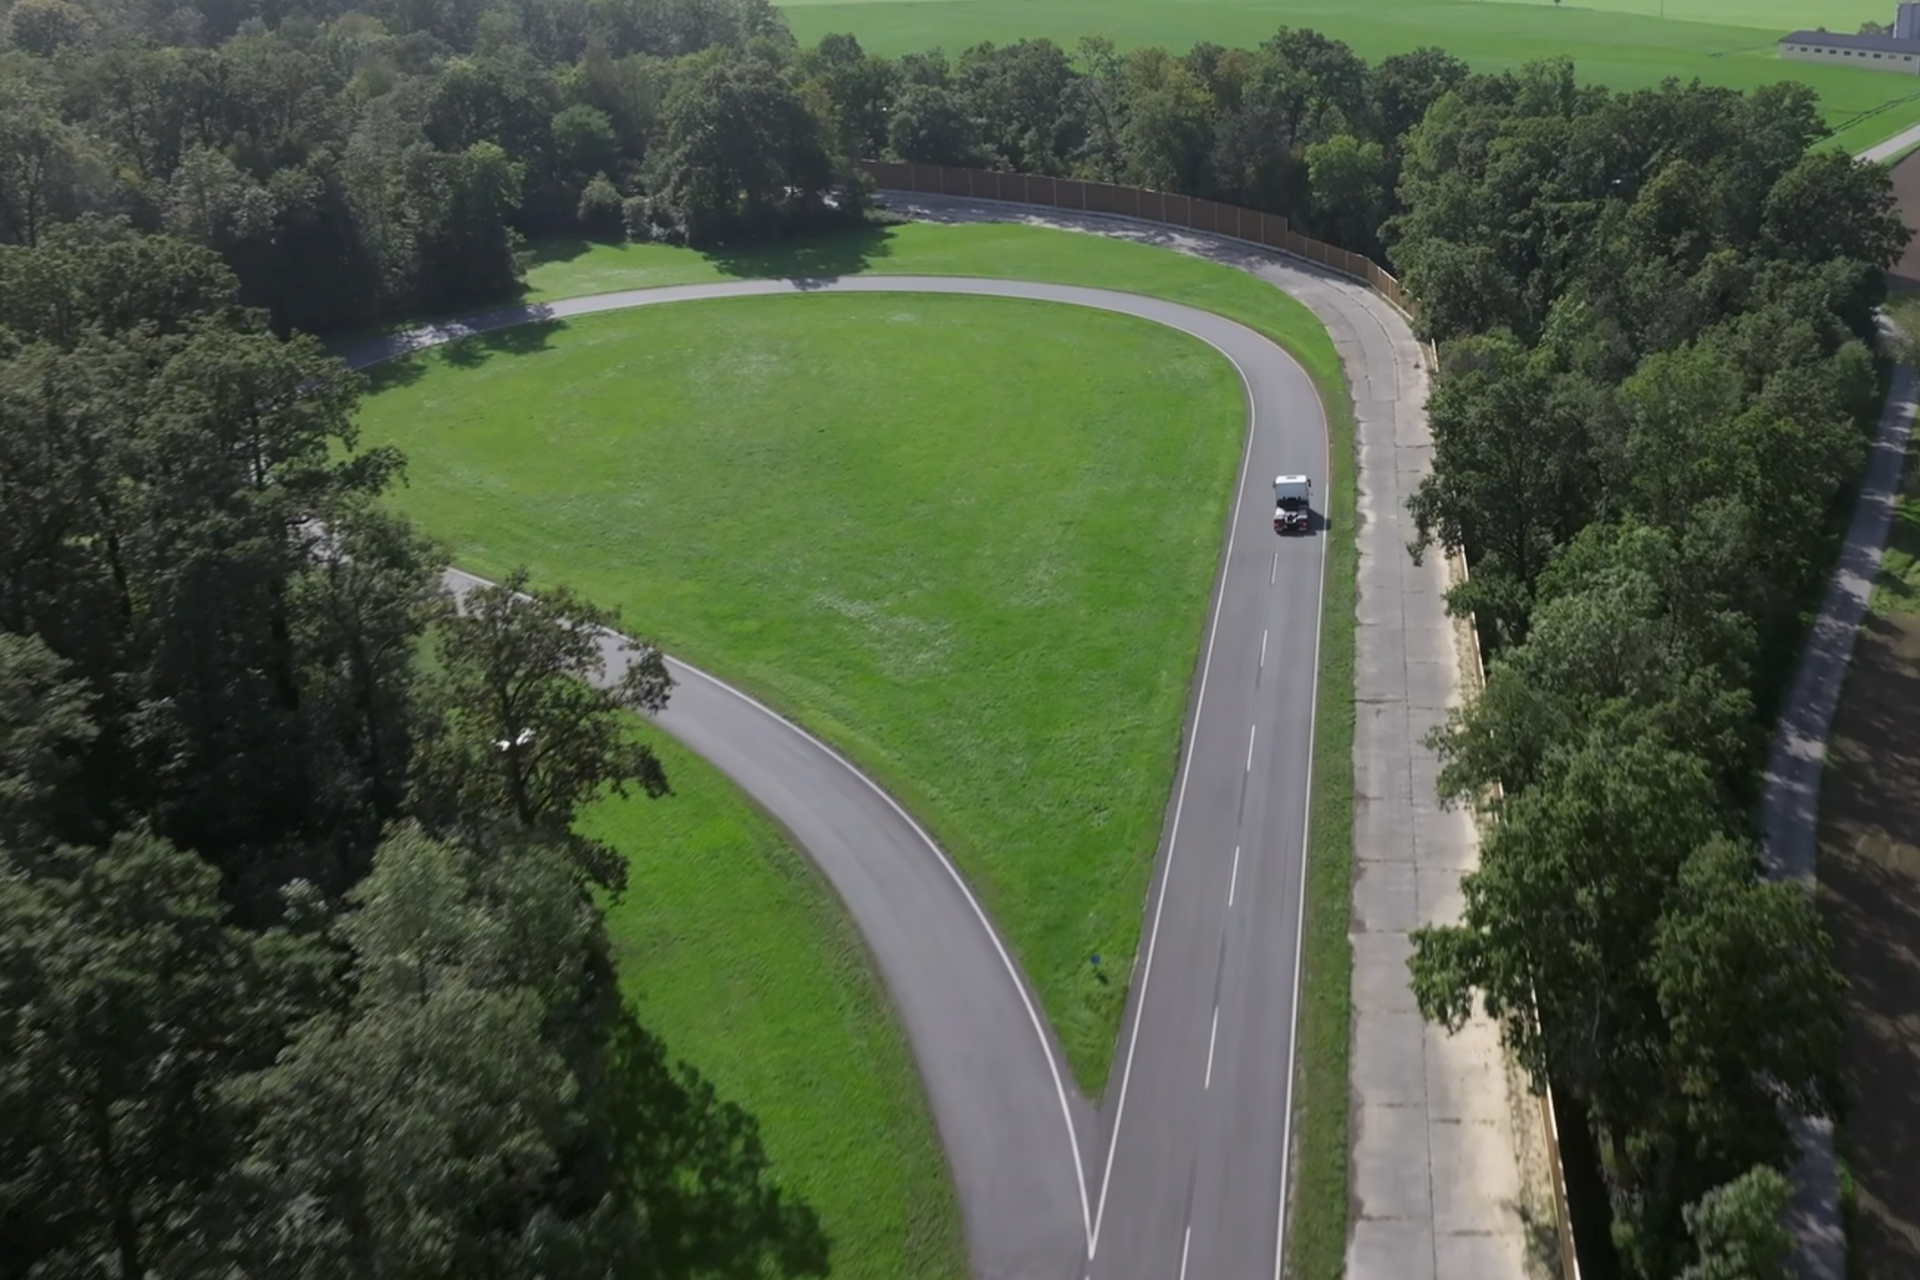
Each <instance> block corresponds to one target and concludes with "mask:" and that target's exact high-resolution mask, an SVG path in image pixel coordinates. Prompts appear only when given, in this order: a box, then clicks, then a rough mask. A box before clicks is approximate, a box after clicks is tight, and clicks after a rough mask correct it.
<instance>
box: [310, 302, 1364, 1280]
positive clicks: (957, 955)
mask: <svg viewBox="0 0 1920 1280" xmlns="http://www.w3.org/2000/svg"><path fill="white" fill-rule="evenodd" d="M819 290H834V291H841V292H902V291H907V292H922V293H925V292H939V293H966V294H975V295H985V296H993V297H1003V298H1020V299H1031V300H1039V301H1047V302H1055V303H1063V304H1071V305H1078V306H1088V307H1096V308H1099V309H1102V310H1107V311H1114V312H1119V313H1121V314H1126V315H1132V316H1137V317H1140V318H1142V319H1146V320H1151V321H1154V322H1156V323H1160V324H1165V325H1168V326H1169V327H1171V328H1174V329H1177V330H1179V331H1181V332H1184V333H1187V334H1190V335H1192V336H1194V337H1197V338H1199V339H1201V340H1202V341H1204V342H1207V343H1208V344H1210V345H1212V346H1213V347H1214V348H1215V349H1216V350H1218V351H1220V352H1221V354H1222V355H1224V356H1225V357H1226V358H1227V359H1228V360H1229V361H1231V362H1232V363H1233V364H1234V366H1235V367H1236V368H1237V369H1238V370H1239V373H1240V375H1241V377H1242V379H1243V381H1244V384H1245V389H1246V394H1247V401H1248V413H1249V426H1248V433H1247V439H1246V446H1245V453H1244V456H1243V460H1242V467H1241V472H1240V477H1239V480H1238V482H1237V488H1236V492H1235V497H1234V500H1233V503H1232V507H1231V511H1230V516H1229V521H1228V527H1227V529H1226V530H1225V551H1224V553H1223V555H1222V558H1221V565H1220V571H1219V577H1218V579H1217V581H1216V584H1215V592H1214V598H1213V601H1212V605H1211V608H1210V615H1209V619H1208V624H1207V630H1206V633H1205V636H1204V639H1203V647H1202V650H1201V661H1200V668H1199V671H1198V672H1197V673H1196V681H1195V685H1194V692H1193V694H1192V696H1191V698H1190V702H1189V708H1188V719H1187V727H1186V735H1185V740H1184V744H1183V751H1182V756H1181V760H1180V763H1179V770H1178V773H1177V775H1176V776H1177V779H1178V781H1177V785H1176V791H1175V794H1174V798H1173V804H1172V808H1171V810H1170V814H1169V821H1168V829H1167V832H1166V836H1165V838H1164V839H1163V841H1162V849H1161V856H1160V859H1159V863H1158V866H1157V868H1156V874H1155V879H1154V883H1153V888H1152V891H1151V893H1150V895H1149V898H1148V910H1149V915H1148V918H1147V923H1146V927H1145V929H1144V930H1143V933H1142V940H1141V948H1140V952H1139V956H1138V959H1137V961H1136V968H1135V973H1134V980H1133V987H1132V992H1131V996H1130V1003H1129V1009H1128V1017H1127V1022H1126V1024H1125V1026H1124V1027H1123V1030H1122V1037H1121V1044H1120V1051H1119V1056H1118V1057H1117V1059H1116V1062H1115V1065H1114V1075H1113V1079H1114V1082H1115V1083H1114V1084H1113V1085H1112V1086H1110V1092H1111V1095H1112V1096H1111V1102H1112V1105H1111V1107H1110V1108H1108V1113H1109V1114H1108V1115H1107V1116H1104V1117H1103V1116H1099V1115H1096V1113H1095V1112H1094V1110H1093V1108H1092V1107H1091V1106H1090V1105H1089V1104H1088V1103H1087V1102H1086V1101H1085V1100H1084V1099H1082V1098H1080V1097H1079V1096H1078V1094H1077V1092H1075V1090H1074V1087H1073V1081H1072V1078H1071V1076H1070V1075H1069V1073H1068V1070H1067V1067H1066V1064H1065V1058H1064V1055H1063V1054H1062V1053H1061V1052H1060V1050H1059V1047H1058V1044H1057V1043H1056V1041H1055V1039H1054V1037H1053V1034H1052V1032H1051V1029H1050V1028H1049V1027H1048V1026H1047V1024H1046V1021H1045V1017H1044V1014H1043V1013H1042V1011H1041V1010H1040V1007H1039V1001H1038V999H1037V997H1036V996H1035V995H1034V993H1033V992H1032V990H1031V988H1030V986H1029V985H1028V984H1027V982H1026V980H1025V978H1024V976H1023V975H1022V974H1021V973H1020V971H1019V968H1018V965H1017V964H1016V963H1015V962H1014V960H1013V959H1012V957H1011V955H1010V952H1009V951H1008V949H1007V947H1006V945H1005V943H1004V941H1003V940H1002V939H1001V938H1000V937H999V935H998V934H997V932H996V931H995V930H994V928H993V925H992V923H991V921H990V920H989V919H988V918H987V916H986V914H985V912H984V911H983V910H982V909H981V907H980V905H979V903H978V902H977V901H976V900H975V898H974V897H973V895H972V893H971V892H970V891H969V889H968V888H967V885H966V883H965V881H964V880H963V878H962V877H961V876H960V875H959V873H958V872H957V871H956V869H955V868H954V867H953V865H952V864H951V863H950V862H949V861H948V859H947V858H946V857H945V855H944V854H943V853H942V852H941V851H940V850H939V849H938V848H937V847H936V846H935V845H934V843H933V842H932V841H931V839H929V838H928V836H927V835H926V833H925V832H924V831H923V830H922V829H921V828H920V827H919V825H918V824H917V823H915V822H914V820H913V819H912V818H911V817H910V816H909V815H908V814H907V813H906V812H905V811H904V810H903V809H902V808H901V807H900V806H899V805H898V804H896V803H895V802H894V801H893V800H892V799H891V798H890V797H888V796H887V795H886V794H885V793H884V792H883V791H882V790H881V789H880V788H879V787H878V786H876V785H875V784H874V783H872V782H871V781H870V780H868V779H867V778H866V777H865V776H864V775H862V774H860V773H859V772H858V771H857V770H855V769H854V768H853V767H852V766H851V765H850V764H848V763H847V762H846V761H845V760H844V759H843V758H841V757H840V756H839V755H838V754H837V753H836V752H834V751H833V750H832V749H831V748H829V747H827V746H826V745H825V744H823V743H821V742H820V741H819V740H817V739H815V738H814V737H812V736H811V735H809V734H807V733H806V732H805V731H804V730H802V729H800V728H798V727H797V726H795V725H793V724H791V723H790V722H788V721H786V720H785V719H783V718H781V717H780V716H778V715H776V714H775V713H774V712H772V711H770V710H769V709H767V708H766V707H764V706H762V705H761V704H759V703H757V702H755V701H753V700H752V699H751V698H749V697H747V696H746V695H745V694H742V693H740V692H739V691H737V690H734V689H732V688H731V687H730V686H728V685H726V684H724V683H723V682H721V681H719V680H716V679H714V678H713V677H711V676H708V675H706V674H705V673H703V672H700V671H698V670H696V669H694V668H691V667H688V666H686V665H685V664H681V663H678V662H675V663H673V664H672V665H673V669H674V673H675V675H676V677H677V678H678V680H679V681H680V685H679V687H678V688H677V689H676V691H675V693H674V696H673V699H672V702H671V704H670V706H669V708H668V710H667V711H666V712H665V713H664V714H663V715H662V716H661V723H662V725H663V726H664V727H665V728H666V729H667V730H668V731H669V732H671V733H673V734H674V735H675V736H676V737H678V738H680V739H681V740H682V741H684V742H686V743H687V744H688V745H689V746H690V747H692V748H693V749H694V750H696V751H698V752H700V754H702V755H703V756H705V757H706V758H707V759H708V760H710V761H712V762H713V763H714V764H715V765H717V766H718V767H719V768H720V769H721V770H722V771H723V772H725V773H727V774H728V775H729V776H730V777H731V778H733V779H734V781H735V782H737V783H738V784H739V785H740V786H741V787H742V788H743V789H744V790H745V791H746V792H747V793H748V794H749V795H751V796H752V797H753V798H754V799H755V800H756V801H757V802H758V803H759V804H761V805H762V806H763V807H765V808H766V809H767V810H768V811H769V812H771V813H772V814H773V815H774V816H775V817H776V818H777V819H778V820H779V821H780V822H781V823H782V824H783V825H784V826H785V827H786V828H787V829H788V831H790V832H791V833H792V834H793V836H794V837H795V839H796V840H797V841H798V842H799V844H800V845H801V847H802V848H804V849H805V850H806V852H807V853H808V855H809V856H810V857H811V858H812V859H813V860H814V861H815V862H816V863H817V864H818V865H819V867H820V868H821V870H822V871H823V873H824V874H825V875H826V876H827V878H828V879H829V880H830V881H831V883H832V884H833V886H834V888H835V890H836V892H838V894H839V895H840V897H841V898H842V900H843V901H844V902H845V903H846V905H847V908H848V910H849V911H850V912H851V913H852V915H853V917H854V919H855V921H856V922H857V923H858V924H859V926H860V929H861V931H862V933H863V935H864V936H865V938H866V941H867V943H868V945H869V947H870V948H871V949H872V951H873V954H874V957H875V960H876V962H877V963H878V966H879V968H880V971H881V974H882V976H883V978H884V979H885V981H886V983H887V986H888V989H889V991H890V993H891V995H892V997H893V1000H894V1003H895V1005H896V1007H897V1008H898V1010H899V1012H900V1016H901V1018H902V1021H903V1022H904V1024H905V1026H906V1030H907V1034H908V1037H909V1039H910V1041H911V1043H912V1045H913V1049H914V1054H915V1057H916V1060H917V1062H918V1065H919V1067H920V1071H921V1075H922V1078H923V1080H924V1082H925V1085H926V1088H927V1092H928V1095H929V1100H930V1102H931V1105H932V1110H933V1114H934V1118H935V1121H936V1123H937V1124H938V1126H939V1129H940V1134H941V1138H942V1141H943V1143H944V1145H945V1148H946V1152H947V1156H948V1161H949V1164H950V1167H951V1168H952V1170H953V1174H954V1179H955V1184H956V1190H957V1192H958V1195H959V1199H960V1204H961V1207H962V1212H963V1217H964V1220H965V1223H966V1231H967V1239H968V1246H969V1252H970V1255H971V1260H972V1265H973V1269H974V1272H975V1274H976V1275H979V1276H981V1277H991V1278H993V1280H999V1278H1001V1277H1006V1278H1008V1280H1012V1278H1014V1277H1022V1278H1024V1277H1032V1278H1033V1280H1068V1278H1069V1277H1079V1276H1083V1275H1088V1274H1091V1275H1093V1276H1098V1277H1115V1278H1119V1277H1134V1276H1139V1277H1156V1278H1159V1277H1177V1276H1184V1275H1186V1274H1189V1273H1190V1274H1192V1275H1195V1276H1208V1277H1228V1276H1243V1275H1244V1276H1267V1275H1272V1274H1276V1273H1277V1269H1278V1258H1279V1250H1280V1243H1281V1242H1280V1238H1279V1237H1280V1226H1281V1211H1282V1198H1283V1188H1284V1187H1285V1185H1286V1169H1285V1164H1286V1161H1285V1152H1286V1150H1287V1145H1288V1116H1289V1114H1290V1110H1291V1106H1290V1099H1289V1097H1288V1091H1289V1081H1290V1080H1291V1079H1292V1058H1293V1030H1294V1021H1295V1011H1294V994H1295V990H1296V987H1297V983H1296V981H1295V970H1296V964H1297V960H1298V954H1299V937H1300V914H1301V909H1302V896H1301V894H1302V888H1303V885H1302V872H1303V868H1304V849H1305V834H1306V814H1307V795H1308V787H1309V782H1310V777H1309V769H1310V759H1311V741H1312V729H1313V706H1314V698H1315V691H1316V690H1315V686H1316V679H1315V675H1316V672H1317V669H1318V653H1317V645H1318V635H1319V614H1320V608H1319V601H1320V595H1321V586H1322V578H1323V573H1324V554H1323V553H1324V547H1325V542H1324V539H1323V538H1322V537H1321V536H1319V531H1318V530H1316V533H1315V536H1312V537H1307V538H1293V539H1279V538H1277V537H1276V536H1275V535H1274V534H1273V532H1272V527H1271V511H1272V506H1271V501H1272V500H1271V492H1270V489H1269V485H1270V482H1271V479H1272V477H1273V475H1274V474H1276V473H1278V472H1282V471H1305V472H1307V473H1309V474H1310V475H1312V476H1313V478H1314V479H1315V480H1316V481H1318V482H1319V484H1320V486H1321V488H1322V490H1323V491H1324V487H1325V485H1326V477H1327V466H1328V457H1327V449H1328V443H1327V429H1326V421H1325V416H1324V413H1323V410H1322V407H1321V405H1320V402H1319V399H1318V396H1317V393H1316V392H1315V390H1314V387H1313V384H1312V382H1311V381H1310V380H1309V379H1308V377H1307V376H1306V374H1305V373H1304V372H1303V371H1302V370H1301V369H1300V368H1299V366H1298V365H1296V364H1295V363H1294V361H1293V359H1292V358H1291V357H1290V356H1288V355H1287V354H1286V353H1285V352H1284V351H1283V350H1281V349H1280V348H1279V347H1277V346H1275V345H1274V344H1273V343H1271V342H1269V341H1268V340H1267V339H1266V338H1264V337H1262V336H1260V335H1259V334H1257V333H1255V332H1253V331H1252V330H1250V329H1247V328H1245V327H1243V326H1241V325H1239V324H1236V323H1234V322H1232V321H1229V320H1226V319H1223V318H1221V317H1219V316H1216V315H1213V314H1211V313H1209V312H1204V311H1200V310H1197V309H1194V308H1191V307H1186V306H1181V305H1179V304H1176V303H1171V302H1165V301H1161V300H1158V299H1153V298H1146V297H1140V296H1136V295H1132V294H1122V293H1114V292H1109V291H1105V290H1097V289H1086V288H1076V287H1072V286H1063V285H1047V284H1032V283H1025V282H1018V281H1007V280H985V279H966V278H953V277H913V276H886V277H881V276H862V277H851V278H845V279H836V280H831V281H778V280H755V281H742V282H737V283H724V284H712V285H695V286H684V287H675V288H662V289H649V290H635V291H629V292H625V293H613V294H604V295H599V296H595V297H589V298H579V299H571V300H568V301H564V302H556V303H553V304H549V305H542V306H523V307H512V308H505V309H502V310H499V311H494V312H489V313H486V314H484V315H479V316H474V317H470V318H468V319H466V320H463V321H459V322H454V323H450V324H446V325H440V326H433V327H428V328H422V329H418V330H413V331H409V332H407V333H403V334H396V335H391V336H389V337H385V338H382V339H379V340H376V341H374V342H371V343H368V344H366V345H363V346H361V347H359V348H357V349H355V350H353V351H351V352H349V353H347V359H348V362H349V363H351V364H353V365H355V366H356V367H364V366H366V365H369V364H372V363H376V362H378V361H380V360H384V359H389V358H392V357H394V356H396V355H400V354H402V353H404V352H407V351H412V350H418V349H420V348H423V347H427V346H431V345H435V344H437V343H441V342H446V341H451V340H454V339H457V338H460V337H464V336H467V335H470V334H474V333H480V332H485V331H488V330H492V329H500V328H506V327H511V326H514V325H520V324H526V323H530V322H534V321H540V320H550V319H564V318H568V317H575V316H581V315H588V314H592V313H596V312H600V311H610V310H616V309H624V308H629V307H636V306H648V305H659V304H663V303H668V302H675V301H686V300H693V299H712V298H728V297H746V296H765V295H771V294H785V293H798V292H811V291H819ZM449 579H450V582H451V584H452V585H453V586H454V587H455V589H456V590H458V589H462V588H464V587H465V586H467V585H471V584H472V583H473V582H475V581H477V580H476V579H473V578H472V577H470V576H469V575H465V574H460V573H458V572H457V571H456V572H451V573H450V574H449Z"/></svg>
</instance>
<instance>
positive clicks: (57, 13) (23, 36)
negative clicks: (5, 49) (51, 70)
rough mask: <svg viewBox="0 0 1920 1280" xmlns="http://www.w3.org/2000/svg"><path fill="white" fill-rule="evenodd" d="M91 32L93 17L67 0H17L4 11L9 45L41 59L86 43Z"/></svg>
mask: <svg viewBox="0 0 1920 1280" xmlns="http://www.w3.org/2000/svg"><path fill="white" fill-rule="evenodd" d="M93 29H94V22H93V19H92V16H91V15H89V14H88V13H87V11H86V10H85V9H83V8H81V7H80V6H79V5H77V4H69V3H68V2H67V0H16V3H15V4H14V6H13V8H12V9H10V10H9V11H8V12H7V41H8V43H9V44H11V45H12V46H13V47H14V48H16V49H24V50H25V51H26V52H28V53H31V54H34V55H35V56H37V57H41V58H51V57H52V56H53V55H54V54H56V53H58V52H59V51H60V50H62V49H65V48H67V47H69V46H71V45H77V44H81V43H83V42H85V41H86V40H87V39H88V38H89V37H90V36H91V35H92V34H93Z"/></svg>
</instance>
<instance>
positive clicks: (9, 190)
mask: <svg viewBox="0 0 1920 1280" xmlns="http://www.w3.org/2000/svg"><path fill="white" fill-rule="evenodd" d="M25 2H26V0H23V3H25ZM15 13H16V20H17V15H18V6H16V9H15ZM8 62H9V59H7V57H6V56H5V55H4V54H0V244H7V243H12V244H24V245H33V244H37V243H38V242H39V240H40V237H41V235H42V234H44V232H45V231H46V228H47V227H48V226H49V225H50V224H51V223H52V222H54V221H55V220H56V219H57V218H60V217H62V216H68V217H70V216H72V215H73V214H74V213H76V212H78V208H79V205H80V203H81V201H80V198H79V188H80V183H81V177H80V175H81V170H82V168H83V167H84V164H85V161H84V145H83V143H82V142H81V140H80V137H79V135H78V133H77V131H76V130H75V129H73V128H72V126H70V125H68V124H67V123H66V122H65V121H63V120H61V119H60V117H59V115H58V114H57V113H56V111H55V110H54V106H53V103H52V102H51V101H50V100H49V98H50V95H48V94H46V93H45V92H43V91H41V90H40V89H39V87H38V86H37V85H35V84H34V83H33V81H34V80H35V79H38V77H37V76H36V77H32V78H29V77H28V76H26V75H22V76H20V77H19V78H18V79H15V78H14V77H13V76H12V75H11V74H10V72H11V70H12V68H11V67H9V66H8Z"/></svg>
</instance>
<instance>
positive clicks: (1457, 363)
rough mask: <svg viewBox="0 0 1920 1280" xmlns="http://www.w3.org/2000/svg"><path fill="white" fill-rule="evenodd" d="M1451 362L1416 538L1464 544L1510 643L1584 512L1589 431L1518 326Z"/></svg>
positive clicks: (1455, 353)
mask: <svg viewBox="0 0 1920 1280" xmlns="http://www.w3.org/2000/svg"><path fill="white" fill-rule="evenodd" d="M1448 361H1449V370H1448V374H1447V376H1446V378H1445V379H1444V380H1443V381H1442V382H1441V383H1440V385H1439V387H1438V388H1437V389H1435V391H1434V393H1433V396H1432V398H1431V400H1430V401H1429V403H1428V407H1427V415H1428V421H1429V422H1430V423H1431V425H1432V428H1433V443H1434V466H1433V472H1432V474H1430V475H1429V476H1427V477H1426V478H1425V479H1423V480H1422V481H1421V482H1420V486H1419V488H1418V489H1416V490H1415V491H1414V494H1413V497H1412V498H1411V499H1409V501H1408V503H1407V508H1408V510H1409V511H1411V512H1412V513H1413V517H1414V527H1415V529H1416V537H1415V540H1414V542H1413V543H1412V545H1411V547H1410V548H1409V549H1410V550H1411V551H1412V552H1413V553H1414V554H1415V555H1419V554H1420V553H1422V552H1424V551H1425V550H1426V549H1427V548H1429V547H1432V546H1435V545H1438V546H1440V547H1441V548H1443V549H1445V550H1446V551H1449V552H1452V551H1460V550H1464V551H1465V552H1466V553H1467V555H1468V556H1469V558H1470V559H1471V560H1472V562H1473V564H1474V573H1475V576H1476V578H1477V579H1478V581H1479V583H1480V585H1479V586H1478V587H1477V588H1476V590H1477V591H1478V592H1479V595H1477V596H1476V597H1475V599H1476V601H1477V602H1482V603H1487V604H1497V605H1498V606H1499V608H1498V611H1497V612H1496V611H1491V610H1489V611H1486V612H1483V613H1482V615H1481V624H1482V626H1484V627H1488V628H1490V629H1491V631H1492V634H1493V635H1494V636H1495V637H1496V639H1497V640H1498V642H1500V643H1511V642H1514V641H1517V640H1519V639H1521V638H1523V637H1524V636H1525V634H1526V626H1527V622H1526V614H1527V604H1526V601H1527V598H1528V595H1529V593H1530V592H1531V591H1532V588H1533V584H1534V580H1535V579H1536V578H1537V577H1538V576H1539V575H1540V573H1541V572H1542V571H1543V570H1544V569H1545V568H1546V565H1547V561H1548V559H1549V557H1550V556H1551V554H1552V551H1553V549H1554V547H1555V546H1557V545H1558V544H1559V543H1561V542H1563V541H1565V540H1566V539H1567V538H1569V537H1571V536H1572V534H1573V533H1574V532H1575V531H1577V530H1578V529H1579V527H1580V525H1581V524H1582V523H1584V517H1585V515H1586V512H1587V510H1588V503H1589V499H1588V497H1587V495H1586V494H1585V493H1584V492H1583V489H1584V488H1585V477H1586V475H1587V471H1588V467H1587V462H1586V441H1585V440H1584V438H1583V436H1582V433H1581V431H1580V423H1579V421H1578V419H1577V418H1576V417H1575V416H1574V415H1573V414H1572V413H1570V412H1569V411H1568V406H1567V405H1566V404H1565V403H1564V402H1563V401H1561V400H1560V399H1559V397H1558V396H1557V395H1556V391H1557V388H1556V386H1555V381H1554V378H1553V375H1552V372H1551V366H1550V365H1548V364H1547V363H1546V362H1545V361H1544V360H1541V359H1537V358H1534V357H1531V356H1530V355H1529V353H1528V352H1527V350H1526V348H1524V347H1523V346H1522V345H1521V344H1520V343H1519V342H1517V341H1515V340H1514V339H1513V338H1512V337H1510V336H1508V335H1505V334H1497V335H1493V336H1489V337H1485V338H1474V339H1470V340H1466V341H1462V342H1459V343H1457V344H1455V345H1454V346H1452V347H1450V348H1449V349H1448Z"/></svg>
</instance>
